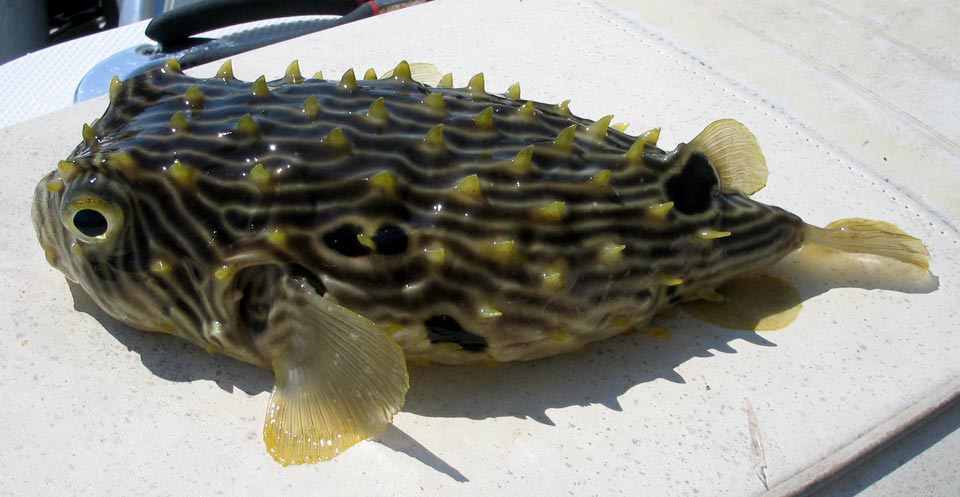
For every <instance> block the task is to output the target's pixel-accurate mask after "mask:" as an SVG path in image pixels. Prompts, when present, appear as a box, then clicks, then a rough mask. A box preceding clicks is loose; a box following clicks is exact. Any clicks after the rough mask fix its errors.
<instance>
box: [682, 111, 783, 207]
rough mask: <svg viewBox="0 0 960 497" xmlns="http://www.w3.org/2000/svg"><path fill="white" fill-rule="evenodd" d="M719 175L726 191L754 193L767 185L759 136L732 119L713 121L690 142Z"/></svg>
mask: <svg viewBox="0 0 960 497" xmlns="http://www.w3.org/2000/svg"><path fill="white" fill-rule="evenodd" d="M690 144H691V145H693V146H694V147H696V149H697V150H699V151H700V152H703V154H704V155H706V156H707V159H708V160H709V161H710V164H712V165H713V167H714V169H716V170H717V174H719V175H720V189H721V190H722V191H723V193H739V194H742V195H752V194H754V193H756V192H758V191H759V190H760V189H761V188H763V187H764V186H766V184H767V160H766V159H765V158H764V157H763V151H761V150H760V144H759V143H757V137H755V136H753V133H751V132H750V130H748V129H747V127H746V126H744V125H743V124H741V123H740V122H738V121H735V120H733V119H720V120H719V121H714V122H712V123H710V125H709V126H707V127H706V128H704V129H703V131H701V132H700V134H699V135H697V137H696V138H694V139H693V141H692V142H690Z"/></svg>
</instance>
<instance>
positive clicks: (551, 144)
mask: <svg viewBox="0 0 960 497" xmlns="http://www.w3.org/2000/svg"><path fill="white" fill-rule="evenodd" d="M259 83H260V84H259V85H258V84H253V85H251V84H250V83H246V82H241V81H237V80H233V79H229V78H226V79H219V78H211V79H195V78H192V77H189V76H186V75H183V74H181V73H178V72H174V71H154V72H151V73H148V74H146V75H143V76H139V77H136V78H134V79H132V80H129V81H127V82H125V83H123V85H122V87H121V88H120V89H119V91H116V92H115V93H114V96H113V99H112V104H111V106H110V108H109V109H108V111H107V112H106V114H105V115H104V116H103V117H102V118H101V119H100V120H99V121H98V122H97V123H96V124H95V125H94V126H93V128H92V130H93V131H94V133H95V135H96V137H95V139H93V140H92V141H90V143H89V144H84V145H81V146H80V147H79V148H78V149H77V150H76V151H75V152H74V153H73V155H72V156H71V157H70V158H69V161H70V162H72V163H74V164H75V165H76V167H77V168H78V169H79V170H80V171H82V173H80V174H81V175H82V176H83V177H84V178H86V177H90V178H94V177H95V178H96V179H97V181H99V182H105V183H108V184H109V185H111V186H109V188H111V189H124V190H127V191H126V192H122V193H118V195H128V196H130V197H131V198H130V205H129V209H131V210H132V211H133V212H134V213H136V214H135V216H130V217H132V218H134V219H136V220H137V225H136V226H131V231H143V232H144V233H141V234H140V235H139V236H140V237H142V238H143V240H142V241H141V242H142V243H130V245H129V246H128V247H125V250H126V251H127V252H126V254H125V257H126V258H127V259H130V260H128V261H127V263H128V264H130V265H132V267H124V268H120V269H117V270H118V271H132V272H141V273H143V274H145V275H148V276H147V277H148V278H152V279H160V280H163V279H178V278H179V279H184V280H189V282H187V281H184V282H183V284H182V285H181V286H182V287H185V288H183V289H182V290H181V292H186V291H189V290H190V288H189V287H193V288H197V289H204V290H206V291H205V292H203V293H204V294H205V295H201V296H200V298H193V299H191V298H187V297H186V296H184V295H180V294H178V292H176V291H175V292H174V294H175V295H176V296H177V297H179V298H181V299H182V303H183V304H186V306H187V308H186V309H183V310H182V311H181V312H184V311H185V313H187V314H189V315H191V316H193V317H194V318H193V321H194V322H193V323H190V324H188V325H187V326H183V324H181V323H179V322H177V321H176V320H172V319H171V320H170V322H168V323H164V324H163V326H166V327H168V328H173V329H175V330H176V331H177V332H178V333H184V331H183V328H185V327H186V328H194V329H196V330H200V334H199V336H198V335H196V334H195V333H189V332H188V333H184V334H187V335H188V338H191V339H192V340H193V341H195V342H198V343H201V344H202V345H204V346H206V347H208V348H220V347H221V345H222V344H217V343H213V344H211V343H210V342H211V338H210V337H208V336H204V334H205V333H209V329H210V327H209V326H206V328H207V330H208V331H206V332H204V331H203V330H204V325H203V324H202V323H199V321H202V320H207V321H210V320H211V319H210V316H209V313H210V310H208V309H205V307H211V306H213V304H211V302H212V301H215V300H217V299H218V298H219V295H218V293H221V294H223V293H224V292H225V291H224V290H223V288H225V287H230V288H237V287H240V288H239V291H240V292H241V293H242V292H245V291H252V290H256V288H255V287H256V285H265V284H267V283H265V282H263V281H260V280H262V279H264V278H270V277H271V274H272V273H271V271H266V270H263V268H264V267H269V266H277V267H279V268H284V269H291V268H293V270H294V271H295V272H297V273H298V274H303V275H304V276H308V277H309V278H310V279H311V281H314V282H316V284H317V286H318V287H319V288H322V291H323V292H325V294H326V295H327V296H328V297H330V298H332V299H333V300H335V301H336V302H338V303H339V304H341V305H343V306H344V307H347V308H349V309H351V310H353V311H355V312H357V313H358V314H360V315H362V316H365V317H367V318H368V319H371V320H372V321H373V322H375V323H376V324H377V325H378V326H380V327H381V328H383V329H384V330H385V331H387V332H388V333H391V334H392V336H393V337H394V339H395V340H396V341H397V342H398V343H400V344H401V346H402V347H403V348H404V350H405V352H406V354H407V356H408V357H409V358H411V359H423V360H436V361H441V362H454V363H456V362H476V361H480V360H490V359H492V360H498V361H501V360H513V359H530V358H535V357H539V356H543V355H549V354H553V353H557V352H562V351H564V350H570V349H574V348H579V347H581V346H582V345H584V344H585V343H587V342H590V341H593V340H597V339H600V338H604V337H606V336H609V335H612V334H615V333H618V332H622V331H625V330H628V329H630V328H632V327H635V326H637V325H642V324H643V323H645V322H646V321H648V320H649V319H650V318H651V317H652V316H653V315H654V314H655V313H656V312H658V311H660V310H662V309H663V308H664V307H666V306H668V305H670V304H671V303H676V302H677V301H679V300H681V299H683V298H684V297H685V296H687V295H690V294H691V292H693V293H694V294H695V293H696V292H697V291H698V290H700V289H703V288H712V287H714V286H716V285H718V284H719V283H721V282H722V281H723V280H724V279H726V278H729V277H731V276H734V275H735V274H737V273H739V272H742V271H745V270H750V269H754V268H756V267H759V266H763V265H766V264H769V263H770V262H773V261H775V260H776V259H778V258H779V257H780V256H782V255H783V254H784V253H786V252H788V251H790V250H792V249H793V248H794V247H796V246H797V244H798V243H799V242H800V239H801V238H800V236H799V233H801V230H800V227H801V226H802V224H801V223H800V221H799V219H797V218H795V217H793V216H791V215H790V214H787V213H785V212H783V211H781V210H779V209H776V208H772V207H768V206H765V205H762V204H759V203H756V202H754V201H751V200H749V199H747V198H745V197H743V196H738V195H734V196H729V195H722V194H720V193H719V185H718V182H717V178H716V175H715V174H714V173H713V171H712V170H711V166H710V165H709V164H707V163H706V162H701V163H699V164H693V163H692V162H691V164H693V165H692V166H691V167H690V168H688V169H687V170H684V169H683V166H684V165H685V164H678V163H677V160H676V157H677V155H678V154H677V153H675V152H674V153H668V152H664V151H663V150H660V149H659V148H656V146H655V145H654V144H653V143H647V144H645V145H644V144H642V142H641V147H642V148H639V149H638V148H635V149H634V154H633V155H631V156H630V157H628V155H627V153H628V151H630V149H631V147H632V146H634V145H635V144H636V143H638V140H637V138H635V137H630V136H628V135H626V134H624V133H622V132H619V131H616V130H614V129H610V128H607V126H606V124H608V123H603V124H600V125H598V124H597V123H594V122H591V121H588V120H585V119H580V118H577V117H574V116H573V115H571V114H570V112H569V110H568V109H567V108H566V106H565V105H546V104H541V103H535V102H529V101H523V100H513V99H510V98H507V97H501V96H496V95H491V94H488V93H486V92H485V91H483V89H482V79H476V80H475V81H472V82H471V84H472V86H473V87H467V88H433V87H428V86H426V85H423V84H420V83H417V82H415V81H412V80H403V79H385V80H360V81H355V82H354V81H350V80H349V78H347V79H346V80H345V81H340V82H336V81H326V80H321V79H306V80H297V81H292V80H289V79H288V80H286V81H284V80H279V81H274V82H270V83H266V84H263V83H264V82H263V81H262V80H260V81H259ZM258 86H259V87H260V90H259V91H258V89H257V87H258ZM478 86H479V87H478ZM607 121H608V122H609V120H607ZM117 154H122V156H121V159H120V160H119V161H118V160H117V159H116V158H115V156H116V155H117ZM118 162H124V163H127V164H126V165H123V164H119V163H118ZM81 183H82V181H81ZM68 184H69V185H73V184H74V182H69V181H68ZM69 189H70V187H69V186H68V190H69ZM134 192H135V193H134ZM670 203H672V204H670ZM671 205H672V208H671ZM725 232H729V233H731V235H730V236H727V237H722V238H712V237H710V235H709V233H725ZM705 233H707V234H706V235H705ZM358 235H359V238H358ZM158 264H159V265H164V266H168V271H169V273H177V274H179V273H183V274H182V275H178V277H177V278H172V277H171V275H170V274H167V273H161V274H159V275H157V274H156V272H155V271H154V272H151V267H153V266H156V265H158ZM178 266H183V267H178ZM87 280H88V281H89V280H93V279H92V278H91V279H87ZM103 286H106V285H103ZM92 290H93V291H92V292H91V293H93V294H98V293H101V292H100V290H101V288H94V289H92ZM102 290H107V289H106V288H103V289H102ZM117 291H123V292H137V290H136V289H130V288H124V289H122V290H121V289H117ZM107 293H110V292H109V291H108V292H107ZM227 293H229V292H227ZM250 298H253V299H256V297H248V299H250ZM203 300H207V301H208V302H206V303H205V302H203ZM242 303H244V304H245V303H246V302H245V301H242ZM261 305H263V306H266V305H268V303H266V302H262V303H261ZM222 306H223V305H221V307H222ZM227 307H229V305H227ZM227 311H228V314H229V311H230V309H227ZM214 312H217V311H214ZM219 312H221V313H222V310H221V311H219ZM235 314H236V315H235V316H230V315H219V316H215V319H213V320H215V321H219V323H220V325H221V326H223V329H227V328H230V325H231V324H232V323H235V324H237V325H238V326H237V328H238V329H237V330H236V331H237V332H238V333H243V334H250V333H253V334H255V333H256V332H257V327H258V326H262V322H255V321H256V320H253V321H251V320H250V319H249V318H247V317H245V316H243V314H244V312H239V313H235ZM198 324H199V325H198ZM167 325H169V326H167ZM191 335H192V336H191ZM235 341H238V342H243V340H235ZM228 352H229V351H228Z"/></svg>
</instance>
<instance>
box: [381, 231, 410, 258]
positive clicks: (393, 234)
mask: <svg viewBox="0 0 960 497" xmlns="http://www.w3.org/2000/svg"><path fill="white" fill-rule="evenodd" d="M373 243H374V244H376V246H377V253H380V254H383V255H397V254H402V253H403V252H404V251H406V250H407V244H408V241H407V233H406V231H404V230H403V228H401V227H399V226H396V225H393V224H384V225H382V226H380V229H378V230H377V234H375V235H374V236H373Z"/></svg>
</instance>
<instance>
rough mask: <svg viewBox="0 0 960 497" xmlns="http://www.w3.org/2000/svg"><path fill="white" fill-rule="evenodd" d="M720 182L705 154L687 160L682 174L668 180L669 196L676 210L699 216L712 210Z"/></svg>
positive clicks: (694, 155) (692, 156) (695, 155)
mask: <svg viewBox="0 0 960 497" xmlns="http://www.w3.org/2000/svg"><path fill="white" fill-rule="evenodd" d="M719 187H720V180H719V178H717V173H716V172H715V171H714V169H713V166H712V165H710V161H709V160H707V157H706V156H704V155H703V154H699V153H698V154H693V155H691V156H690V158H689V159H687V163H686V164H684V166H683V169H682V170H681V171H680V174H678V175H676V176H674V177H672V178H670V179H668V180H667V183H666V189H667V196H668V197H669V198H670V200H671V201H673V203H674V208H676V209H677V210H678V211H679V212H682V213H683V214H699V213H701V212H706V211H707V210H708V209H710V205H711V203H712V202H713V197H714V195H716V194H717V192H718V191H719Z"/></svg>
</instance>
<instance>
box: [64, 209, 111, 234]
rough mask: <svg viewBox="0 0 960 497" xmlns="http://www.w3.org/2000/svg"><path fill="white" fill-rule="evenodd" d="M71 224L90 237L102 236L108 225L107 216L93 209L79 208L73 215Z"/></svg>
mask: <svg viewBox="0 0 960 497" xmlns="http://www.w3.org/2000/svg"><path fill="white" fill-rule="evenodd" d="M73 226H74V227H75V228H77V230H78V231H79V232H81V233H83V234H84V235H87V236H89V237H91V238H96V237H98V236H103V235H104V233H106V232H107V228H108V227H109V226H110V225H109V223H107V218H106V217H105V216H104V215H103V214H101V213H100V212H99V211H97V210H95V209H80V210H78V211H77V212H76V213H74V215H73Z"/></svg>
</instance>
